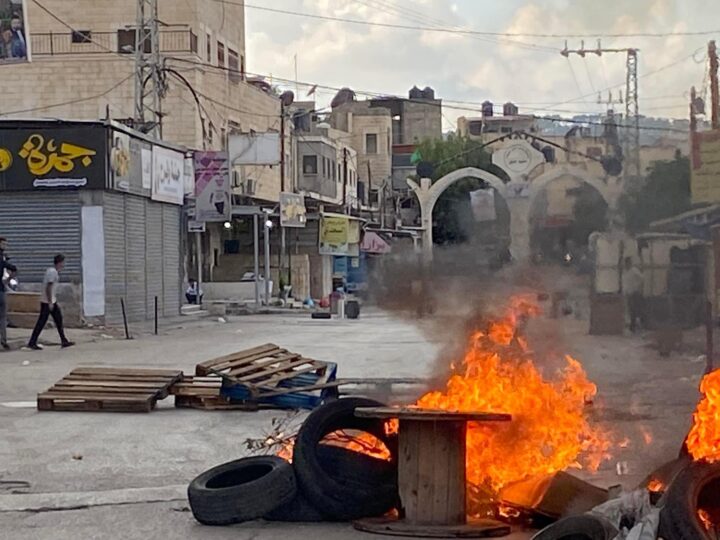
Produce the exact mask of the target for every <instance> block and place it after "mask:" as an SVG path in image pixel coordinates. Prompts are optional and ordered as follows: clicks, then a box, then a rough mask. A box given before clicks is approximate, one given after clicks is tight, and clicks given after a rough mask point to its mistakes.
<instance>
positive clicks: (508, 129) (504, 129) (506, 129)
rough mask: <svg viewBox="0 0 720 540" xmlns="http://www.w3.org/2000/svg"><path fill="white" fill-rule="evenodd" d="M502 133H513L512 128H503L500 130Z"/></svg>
mask: <svg viewBox="0 0 720 540" xmlns="http://www.w3.org/2000/svg"><path fill="white" fill-rule="evenodd" d="M500 133H512V128H511V127H510V126H502V127H501V128H500Z"/></svg>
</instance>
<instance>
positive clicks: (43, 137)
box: [0, 125, 108, 191]
mask: <svg viewBox="0 0 720 540" xmlns="http://www.w3.org/2000/svg"><path fill="white" fill-rule="evenodd" d="M107 148H108V141H107V129H106V128H105V127H104V126H93V125H83V126H57V127H56V126H49V127H40V128H25V127H23V128H9V127H4V126H3V127H0V191H36V190H59V189H104V188H106V184H107V177H108V175H107V154H108V150H107Z"/></svg>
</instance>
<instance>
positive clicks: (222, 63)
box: [217, 41, 225, 66]
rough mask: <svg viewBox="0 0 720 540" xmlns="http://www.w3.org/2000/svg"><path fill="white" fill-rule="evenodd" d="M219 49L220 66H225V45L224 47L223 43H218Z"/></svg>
mask: <svg viewBox="0 0 720 540" xmlns="http://www.w3.org/2000/svg"><path fill="white" fill-rule="evenodd" d="M217 48H218V55H217V58H218V66H225V45H223V44H222V43H221V42H219V41H218V42H217Z"/></svg>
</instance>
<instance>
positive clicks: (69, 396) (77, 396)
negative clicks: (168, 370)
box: [38, 391, 155, 401]
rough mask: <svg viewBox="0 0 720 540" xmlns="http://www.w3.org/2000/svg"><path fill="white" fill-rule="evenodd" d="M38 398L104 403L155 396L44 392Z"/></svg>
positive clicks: (140, 399) (141, 399)
mask: <svg viewBox="0 0 720 540" xmlns="http://www.w3.org/2000/svg"><path fill="white" fill-rule="evenodd" d="M38 397H42V398H43V399H60V400H74V401H80V400H83V399H87V400H98V401H102V400H103V399H106V398H108V399H112V400H113V401H144V400H146V399H154V397H155V396H154V395H151V394H145V395H143V394H135V395H133V394H115V395H113V396H108V394H103V393H99V392H85V393H81V392H77V393H75V392H72V393H66V392H57V391H47V392H43V393H41V394H38Z"/></svg>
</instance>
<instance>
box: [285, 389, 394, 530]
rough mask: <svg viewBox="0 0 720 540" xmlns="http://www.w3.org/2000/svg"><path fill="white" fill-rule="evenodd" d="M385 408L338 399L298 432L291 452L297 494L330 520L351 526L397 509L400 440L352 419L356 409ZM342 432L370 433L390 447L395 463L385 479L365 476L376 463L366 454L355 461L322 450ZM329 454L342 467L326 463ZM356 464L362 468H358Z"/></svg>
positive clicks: (373, 423)
mask: <svg viewBox="0 0 720 540" xmlns="http://www.w3.org/2000/svg"><path fill="white" fill-rule="evenodd" d="M382 406H383V404H382V403H379V402H377V401H374V400H371V399H366V398H346V399H339V400H337V401H333V402H331V403H328V404H326V405H323V406H322V407H320V408H318V409H315V411H313V412H312V413H311V414H310V416H308V418H307V419H306V420H305V423H304V424H303V425H302V427H301V428H300V432H299V433H298V437H297V440H296V441H295V448H294V450H293V465H294V469H295V475H296V477H297V482H298V485H299V489H300V491H302V492H303V494H304V495H305V497H306V498H307V500H308V501H309V502H310V503H311V504H312V505H313V506H314V507H315V508H317V509H318V510H320V511H321V512H322V513H323V515H324V516H325V517H326V518H327V519H328V520H331V521H350V520H353V519H360V518H363V517H374V516H381V515H383V514H385V513H386V512H388V511H389V510H391V509H393V508H395V507H396V506H397V502H398V493H397V472H396V471H397V469H396V466H397V465H396V464H397V459H396V457H397V451H396V447H397V445H396V437H395V436H388V435H386V434H385V426H384V422H383V421H381V420H375V419H369V418H357V417H356V416H355V414H354V413H355V409H356V408H357V407H382ZM341 429H344V430H357V431H362V432H366V433H370V434H372V435H374V436H375V437H377V438H378V439H379V440H381V441H382V442H383V443H384V444H385V445H386V446H387V447H388V449H389V450H390V451H391V453H392V455H393V461H392V463H391V467H392V469H391V473H390V475H389V477H388V478H387V479H386V478H385V477H382V474H380V475H379V476H378V475H374V474H362V472H361V471H362V468H363V467H366V466H367V465H368V462H367V460H374V459H375V458H371V457H368V456H364V455H362V454H357V456H355V455H353V454H356V453H355V452H350V453H347V452H345V451H342V450H343V449H339V450H341V451H342V452H337V451H336V450H335V449H331V450H328V449H327V448H323V447H324V446H325V445H321V444H320V441H321V440H322V439H323V437H324V436H325V435H327V434H329V433H333V432H335V431H338V430H341ZM328 452H331V453H332V452H335V456H336V457H335V459H336V460H339V461H336V462H335V464H333V463H324V460H323V455H325V456H326V457H327V455H328ZM331 461H332V460H331ZM348 461H349V463H350V464H352V466H351V465H350V464H349V463H348ZM355 464H358V465H357V468H355V467H356V465H355ZM371 464H372V462H371ZM379 465H380V466H382V463H380V464H379ZM353 470H354V471H356V472H353ZM373 470H374V469H373Z"/></svg>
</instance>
